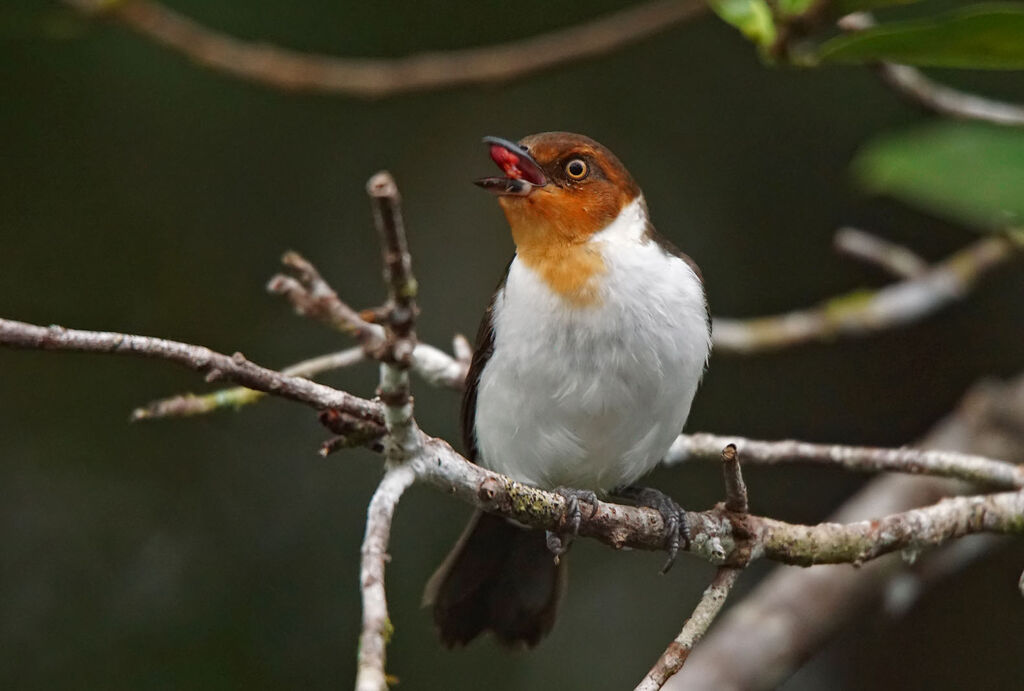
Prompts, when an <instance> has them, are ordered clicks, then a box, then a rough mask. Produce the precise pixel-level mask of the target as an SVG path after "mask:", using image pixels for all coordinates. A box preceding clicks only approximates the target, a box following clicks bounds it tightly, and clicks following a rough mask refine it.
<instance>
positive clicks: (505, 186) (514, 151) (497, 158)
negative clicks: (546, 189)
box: [474, 137, 548, 196]
mask: <svg viewBox="0 0 1024 691" xmlns="http://www.w3.org/2000/svg"><path fill="white" fill-rule="evenodd" d="M484 144H487V146H488V148H489V152H490V154H491V160H493V161H494V162H495V163H496V164H498V167H499V168H501V170H502V172H503V173H505V176H504V177H489V178H480V179H479V180H474V183H475V184H477V185H479V186H480V187H483V188H484V189H485V190H488V191H489V192H493V193H494V194H498V195H502V196H505V195H512V196H517V195H518V196H525V195H527V194H529V193H530V192H531V191H532V190H533V188H534V187H543V186H544V185H546V184H548V180H547V178H546V177H544V173H543V172H542V171H541V169H540V166H539V165H537V162H536V161H534V160H533V157H532V156H530V154H529V153H527V151H526V149H525V148H523V147H521V146H519V145H518V144H516V143H515V142H510V141H508V140H507V139H500V138H498V137H484Z"/></svg>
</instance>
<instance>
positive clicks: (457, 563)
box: [423, 511, 566, 648]
mask: <svg viewBox="0 0 1024 691" xmlns="http://www.w3.org/2000/svg"><path fill="white" fill-rule="evenodd" d="M565 576H566V568H565V556H564V555H563V556H562V559H561V563H560V564H555V561H554V557H553V556H552V554H551V552H550V551H548V548H547V545H546V543H545V539H544V533H543V532H540V531H536V530H526V529H524V528H520V527H518V526H516V525H513V524H512V523H509V522H508V521H506V520H505V519H504V518H500V517H498V516H492V515H490V514H485V513H482V512H479V511H478V512H477V513H476V515H474V516H473V518H472V519H471V520H470V522H469V525H468V526H466V530H465V531H463V533H462V537H460V538H459V541H458V542H457V543H456V544H455V547H454V549H452V551H451V553H450V554H449V555H448V556H447V558H445V560H444V562H443V563H442V564H441V566H440V568H438V570H437V572H436V573H434V575H433V577H431V579H430V581H429V582H428V583H427V587H426V590H425V592H424V593H423V604H424V605H432V606H433V608H434V623H435V624H436V625H437V629H438V633H439V635H440V637H441V642H442V643H444V645H446V646H448V647H454V646H456V645H465V644H466V643H469V642H470V641H471V640H473V639H474V638H476V637H477V636H478V635H480V634H481V633H483V632H484V631H492V632H493V633H494V636H495V638H497V639H498V641H499V642H501V643H502V644H504V645H507V646H509V647H522V646H524V645H525V646H526V647H530V648H532V647H533V646H535V645H537V643H538V642H539V641H540V639H541V638H543V637H544V636H545V635H546V634H547V633H548V631H550V630H551V627H552V626H553V625H554V623H555V614H556V613H557V610H558V600H559V598H560V597H561V595H562V591H563V590H565Z"/></svg>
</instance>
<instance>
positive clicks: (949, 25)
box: [818, 3, 1024, 70]
mask: <svg viewBox="0 0 1024 691" xmlns="http://www.w3.org/2000/svg"><path fill="white" fill-rule="evenodd" d="M818 57H819V59H820V60H821V61H822V62H854V63H860V62H877V61H886V62H899V63H904V64H908V65H924V66H932V67H962V68H978V69H990V70H1015V69H1024V4H1022V3H991V4H983V5H972V6H970V7H965V8H961V9H957V10H953V11H950V12H946V13H943V14H940V15H936V16H934V17H929V18H927V19H919V20H912V21H905V22H892V23H888V24H881V25H879V26H876V27H873V28H870V29H865V30H864V31H858V32H857V33H853V34H847V35H845V36H839V37H836V38H833V39H831V40H830V41H826V42H825V43H824V44H823V45H822V46H821V47H820V48H819V49H818Z"/></svg>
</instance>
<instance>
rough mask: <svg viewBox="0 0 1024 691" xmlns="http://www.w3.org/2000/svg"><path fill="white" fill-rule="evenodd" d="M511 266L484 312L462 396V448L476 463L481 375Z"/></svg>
mask: <svg viewBox="0 0 1024 691" xmlns="http://www.w3.org/2000/svg"><path fill="white" fill-rule="evenodd" d="M511 266H512V262H509V263H508V266H506V267H505V273H504V274H503V275H502V277H501V283H499V284H498V288H497V289H496V290H495V291H494V295H492V296H491V301H490V302H489V303H488V305H487V311H486V312H484V317H483V319H482V320H481V321H480V328H479V329H478V330H477V333H476V350H474V351H473V360H472V361H471V362H470V364H469V372H468V373H467V374H466V389H465V391H464V393H463V394H462V418H461V422H462V448H463V449H464V450H465V452H466V458H468V459H469V460H471V461H475V460H476V459H477V454H478V453H479V450H478V449H477V446H476V394H477V388H478V387H479V385H480V375H481V374H483V371H484V367H486V366H487V362H488V361H489V360H490V359H491V355H492V354H493V353H494V302H495V300H497V299H498V295H499V294H500V293H501V288H502V286H504V285H505V279H507V278H508V270H509V267H511Z"/></svg>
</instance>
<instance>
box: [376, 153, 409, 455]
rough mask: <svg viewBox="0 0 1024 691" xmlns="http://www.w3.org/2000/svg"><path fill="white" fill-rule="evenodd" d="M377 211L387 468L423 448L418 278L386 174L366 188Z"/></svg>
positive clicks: (379, 355)
mask: <svg viewBox="0 0 1024 691" xmlns="http://www.w3.org/2000/svg"><path fill="white" fill-rule="evenodd" d="M366 191H367V194H369V195H370V202H371V206H372V208H373V221H374V225H375V226H376V227H377V234H378V235H379V236H380V243H381V251H382V254H383V259H384V283H385V284H386V285H387V287H388V302H387V305H386V307H385V315H386V320H385V322H384V330H385V334H386V335H385V338H384V342H383V344H382V346H381V348H380V350H379V352H378V353H376V354H375V356H376V357H377V358H378V359H379V360H380V363H381V366H380V391H379V395H380V399H381V401H383V403H384V421H385V425H386V427H387V430H388V436H387V438H386V439H385V448H386V452H385V455H386V458H387V462H388V463H389V464H394V463H399V462H402V461H404V460H406V459H407V458H409V457H411V456H412V455H413V454H414V453H416V452H417V451H418V450H419V436H418V435H417V434H415V429H416V425H415V422H414V421H413V409H412V394H411V393H410V389H409V368H410V366H411V365H412V355H413V351H414V349H415V347H416V312H417V307H416V293H417V285H416V278H415V277H414V276H413V273H412V255H410V254H409V247H408V243H407V242H406V239H405V225H404V223H403V221H402V208H401V197H400V196H399V194H398V186H397V185H396V184H395V181H394V179H393V178H392V177H391V175H390V174H389V173H387V172H386V171H382V172H380V173H377V174H376V175H374V176H373V177H371V178H370V180H369V182H367V184H366Z"/></svg>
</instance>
